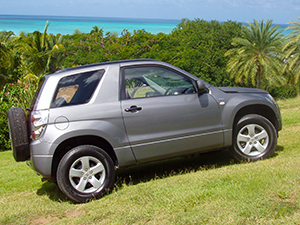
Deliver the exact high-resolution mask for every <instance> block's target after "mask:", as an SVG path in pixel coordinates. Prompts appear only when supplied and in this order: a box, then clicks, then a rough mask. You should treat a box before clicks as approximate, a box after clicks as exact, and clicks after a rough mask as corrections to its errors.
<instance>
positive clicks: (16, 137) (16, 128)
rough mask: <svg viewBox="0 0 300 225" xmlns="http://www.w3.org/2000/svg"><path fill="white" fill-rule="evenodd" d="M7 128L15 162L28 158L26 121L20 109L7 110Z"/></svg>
mask: <svg viewBox="0 0 300 225" xmlns="http://www.w3.org/2000/svg"><path fill="white" fill-rule="evenodd" d="M7 116H8V126H9V134H10V135H9V136H10V141H11V147H12V151H13V155H14V158H15V160H16V161H17V162H20V161H25V160H27V159H29V158H30V149H29V135H28V129H27V120H26V115H25V112H24V110H23V109H22V108H19V107H18V108H11V109H9V110H8V113H7Z"/></svg>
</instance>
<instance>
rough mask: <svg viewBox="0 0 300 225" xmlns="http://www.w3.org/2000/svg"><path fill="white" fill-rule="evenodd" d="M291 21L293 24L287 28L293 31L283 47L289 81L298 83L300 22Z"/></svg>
mask: <svg viewBox="0 0 300 225" xmlns="http://www.w3.org/2000/svg"><path fill="white" fill-rule="evenodd" d="M298 19H300V17H299V18H298ZM289 23H290V24H292V25H290V26H289V27H288V28H287V29H288V30H292V32H291V33H290V34H289V35H288V36H287V37H286V41H285V43H284V47H283V50H284V52H285V59H286V60H285V62H286V63H285V67H284V70H285V71H286V73H287V75H288V78H287V79H288V82H289V83H290V84H296V83H298V81H299V77H300V22H299V21H290V22H289Z"/></svg>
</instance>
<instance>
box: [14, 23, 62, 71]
mask: <svg viewBox="0 0 300 225" xmlns="http://www.w3.org/2000/svg"><path fill="white" fill-rule="evenodd" d="M49 25H50V23H48V22H47V23H46V25H45V29H44V32H43V33H40V32H39V31H35V32H33V33H30V34H25V33H21V34H20V38H19V42H20V44H19V49H20V50H21V52H22V56H21V58H22V62H23V64H22V66H23V70H24V72H25V74H28V73H32V74H36V75H41V74H46V73H48V72H54V71H55V68H53V69H51V67H50V64H51V60H52V55H53V53H54V52H55V51H57V50H58V49H60V48H63V45H62V44H61V42H62V36H59V37H58V38H56V37H55V36H54V35H48V34H47V29H48V27H49Z"/></svg>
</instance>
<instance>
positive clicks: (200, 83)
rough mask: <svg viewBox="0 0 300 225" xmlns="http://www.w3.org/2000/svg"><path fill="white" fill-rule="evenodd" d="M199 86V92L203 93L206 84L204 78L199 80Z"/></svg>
mask: <svg viewBox="0 0 300 225" xmlns="http://www.w3.org/2000/svg"><path fill="white" fill-rule="evenodd" d="M197 88H198V93H199V94H201V93H203V92H204V91H205V89H206V86H205V84H204V82H203V81H202V80H197Z"/></svg>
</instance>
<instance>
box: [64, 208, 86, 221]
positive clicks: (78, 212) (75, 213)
mask: <svg viewBox="0 0 300 225" xmlns="http://www.w3.org/2000/svg"><path fill="white" fill-rule="evenodd" d="M84 214H85V211H84V210H74V211H72V212H67V213H66V217H67V218H69V219H70V218H76V217H78V216H82V215H84Z"/></svg>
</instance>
